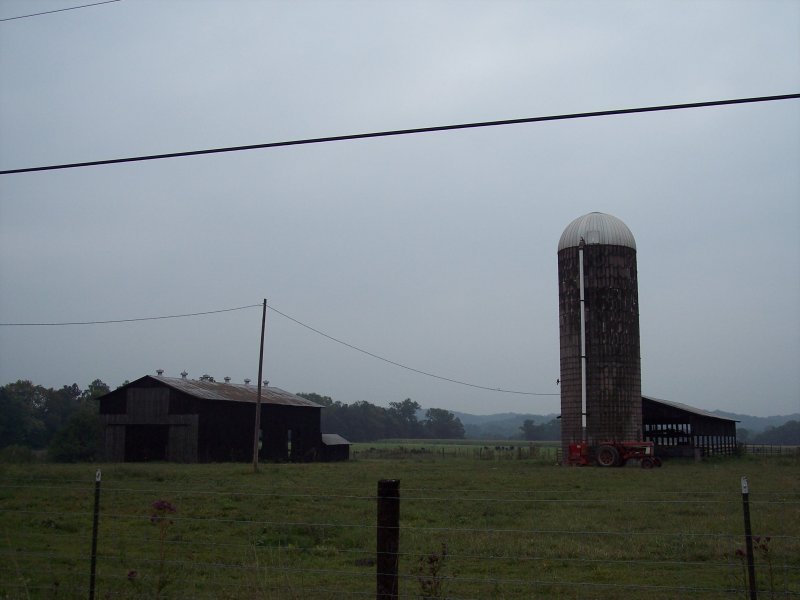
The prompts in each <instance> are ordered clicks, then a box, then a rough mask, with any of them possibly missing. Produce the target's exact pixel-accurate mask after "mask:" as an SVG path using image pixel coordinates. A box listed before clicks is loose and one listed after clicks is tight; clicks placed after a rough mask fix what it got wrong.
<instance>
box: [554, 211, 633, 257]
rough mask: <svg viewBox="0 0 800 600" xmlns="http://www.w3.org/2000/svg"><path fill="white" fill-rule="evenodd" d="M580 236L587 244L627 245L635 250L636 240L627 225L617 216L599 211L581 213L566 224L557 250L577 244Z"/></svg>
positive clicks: (579, 241)
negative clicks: (580, 215) (586, 213)
mask: <svg viewBox="0 0 800 600" xmlns="http://www.w3.org/2000/svg"><path fill="white" fill-rule="evenodd" d="M581 238H582V239H583V240H584V241H585V242H586V243H587V244H603V245H607V246H627V247H628V248H633V249H634V250H636V240H634V239H633V234H632V233H631V230H630V229H628V226H627V225H625V223H623V222H622V221H620V220H619V219H618V218H617V217H613V216H611V215H607V214H605V213H601V212H592V213H589V214H588V215H583V216H582V217H578V218H577V219H575V220H574V221H573V222H572V223H570V224H569V225H567V228H566V229H565V230H564V233H562V234H561V239H560V240H559V241H558V250H559V251H561V250H563V249H564V248H573V247H577V246H579V245H580V243H581Z"/></svg>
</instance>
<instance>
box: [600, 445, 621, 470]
mask: <svg viewBox="0 0 800 600" xmlns="http://www.w3.org/2000/svg"><path fill="white" fill-rule="evenodd" d="M597 464H598V465H600V466H601V467H614V466H616V465H617V464H619V451H618V450H617V449H616V448H615V447H614V446H608V445H605V444H604V445H602V446H600V447H599V448H598V449H597Z"/></svg>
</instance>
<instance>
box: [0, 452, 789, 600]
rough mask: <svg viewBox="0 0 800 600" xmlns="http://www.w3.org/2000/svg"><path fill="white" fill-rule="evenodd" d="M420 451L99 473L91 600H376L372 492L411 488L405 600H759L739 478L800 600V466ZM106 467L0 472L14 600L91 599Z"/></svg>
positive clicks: (773, 570)
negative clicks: (381, 485) (748, 563)
mask: <svg viewBox="0 0 800 600" xmlns="http://www.w3.org/2000/svg"><path fill="white" fill-rule="evenodd" d="M410 450H411V448H407V452H406V453H405V454H404V456H403V458H402V460H397V459H378V458H363V457H359V458H357V460H353V461H350V462H348V463H338V464H264V465H261V468H260V471H259V472H258V473H253V471H252V468H251V467H250V466H249V465H237V464H218V465H170V464H114V465H101V466H100V468H101V469H102V472H103V487H102V496H101V518H100V538H99V550H98V552H99V556H98V595H97V597H98V598H140V597H142V598H144V597H146V598H154V597H161V598H184V597H185V598H189V597H191V598H200V597H209V598H282V599H283V598H358V597H365V598H369V597H374V594H375V560H374V558H375V557H374V552H375V512H376V503H375V499H374V498H375V493H376V485H377V481H378V480H379V479H399V480H400V481H401V484H400V494H401V538H400V553H401V557H400V575H401V582H400V590H401V596H403V597H408V598H418V597H423V596H426V595H427V596H428V597H434V596H433V594H434V593H435V594H436V595H439V596H442V595H445V594H446V595H447V597H451V598H508V599H511V598H532V597H541V598H554V597H557V598H611V599H613V598H642V597H647V598H683V597H686V598H689V597H692V598H694V597H703V598H730V597H734V598H736V597H741V598H745V597H746V596H745V595H744V590H745V589H746V586H745V582H744V580H743V578H742V569H741V560H740V558H738V555H737V550H739V549H741V547H743V533H742V529H743V527H742V508H741V494H740V488H739V485H740V477H741V475H743V474H746V475H748V477H749V481H750V492H751V494H750V502H751V516H752V522H753V529H754V533H756V534H757V535H760V536H764V537H766V536H769V537H770V541H769V552H768V555H766V556H765V555H764V553H763V552H762V553H761V555H759V556H758V565H757V566H758V573H759V582H758V583H759V588H760V589H761V590H762V597H766V598H770V597H775V598H783V597H790V596H792V595H794V596H795V597H796V596H797V595H798V594H800V480H798V478H797V472H798V466H800V463H798V461H797V459H796V458H789V457H771V458H763V459H753V458H740V459H728V460H718V461H707V462H703V463H693V462H685V463H680V462H669V463H667V465H666V466H665V467H664V468H662V469H654V470H643V469H638V468H622V469H600V468H563V467H556V466H553V461H552V457H549V456H547V455H545V456H539V457H534V458H532V459H521V460H516V459H503V458H500V457H499V456H497V455H495V457H493V458H492V459H483V460H476V459H475V457H474V455H469V456H468V455H466V454H461V455H459V454H458V453H449V452H447V451H446V452H445V453H444V455H442V453H441V452H430V453H411V452H410ZM473 450H474V448H473ZM95 469H96V466H95V465H44V464H34V465H2V466H0V536H1V537H0V540H1V541H0V548H2V550H0V553H2V555H3V558H4V560H3V561H2V562H1V563H0V565H1V566H0V597H3V598H73V597H80V598H83V597H87V589H88V579H89V558H90V557H89V554H90V547H91V524H92V503H93V489H94V472H95ZM157 500H160V501H166V502H169V503H170V505H171V506H173V507H175V509H176V512H174V513H170V514H169V515H168V516H169V520H170V525H169V527H159V526H157V525H154V523H153V522H151V516H152V512H153V511H152V506H153V502H154V501H157ZM156 523H158V521H157V522H156ZM443 548H446V556H444V557H443V556H442V553H443V550H442V549H443ZM430 557H434V558H433V559H431V558H430ZM767 558H768V560H769V563H767ZM427 560H433V561H434V563H435V566H436V572H435V574H434V575H435V578H432V574H431V572H430V569H428V570H427V571H426V570H425V564H426V563H425V561H427ZM434 563H431V564H434ZM421 565H422V566H421ZM426 581H427V582H428V583H427V584H426ZM426 586H427V587H426ZM770 595H772V596H770Z"/></svg>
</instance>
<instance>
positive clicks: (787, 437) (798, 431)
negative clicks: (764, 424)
mask: <svg viewBox="0 0 800 600" xmlns="http://www.w3.org/2000/svg"><path fill="white" fill-rule="evenodd" d="M750 443H752V444H781V445H788V446H798V445H800V421H786V423H784V424H783V425H781V426H779V427H770V428H768V429H767V430H766V431H762V432H761V433H759V434H758V435H756V436H754V437H753V439H752V441H751V442H750Z"/></svg>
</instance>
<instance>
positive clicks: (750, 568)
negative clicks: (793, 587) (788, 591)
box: [742, 475, 758, 600]
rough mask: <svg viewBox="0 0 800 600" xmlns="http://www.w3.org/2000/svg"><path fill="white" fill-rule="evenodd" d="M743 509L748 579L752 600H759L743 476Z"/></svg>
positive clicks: (744, 477)
mask: <svg viewBox="0 0 800 600" xmlns="http://www.w3.org/2000/svg"><path fill="white" fill-rule="evenodd" d="M742 509H743V511H744V544H745V551H746V553H747V579H748V580H749V585H750V600H757V599H758V592H757V587H756V566H755V562H754V560H753V531H752V529H751V528H750V489H749V486H748V484H747V476H746V475H743V476H742Z"/></svg>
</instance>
